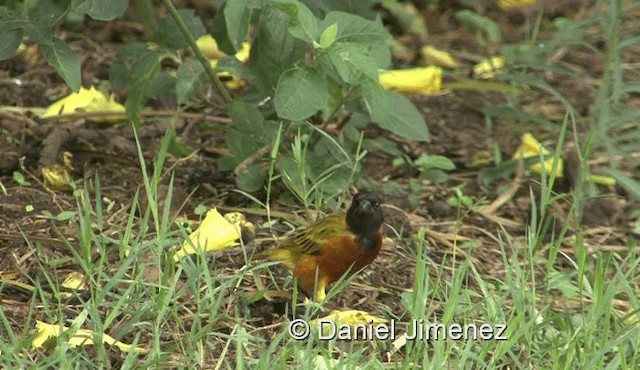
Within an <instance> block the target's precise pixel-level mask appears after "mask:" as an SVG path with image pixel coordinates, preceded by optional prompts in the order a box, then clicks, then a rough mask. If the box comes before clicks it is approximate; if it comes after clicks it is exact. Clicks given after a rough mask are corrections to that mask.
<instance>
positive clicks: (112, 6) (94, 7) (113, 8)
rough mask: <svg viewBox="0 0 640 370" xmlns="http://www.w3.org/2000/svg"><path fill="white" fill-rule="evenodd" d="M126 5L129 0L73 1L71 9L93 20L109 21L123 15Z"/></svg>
mask: <svg viewBox="0 0 640 370" xmlns="http://www.w3.org/2000/svg"><path fill="white" fill-rule="evenodd" d="M128 5H129V0H110V1H104V0H73V2H72V4H71V9H73V10H75V11H76V12H78V13H85V14H87V15H88V16H89V17H91V18H93V19H97V20H100V21H110V20H113V19H115V18H118V17H120V16H121V15H123V14H124V11H125V10H127V6H128Z"/></svg>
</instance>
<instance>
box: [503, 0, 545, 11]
mask: <svg viewBox="0 0 640 370" xmlns="http://www.w3.org/2000/svg"><path fill="white" fill-rule="evenodd" d="M535 3H536V0H496V4H498V7H500V8H501V9H504V10H508V9H517V8H524V7H525V6H529V5H533V4H535Z"/></svg>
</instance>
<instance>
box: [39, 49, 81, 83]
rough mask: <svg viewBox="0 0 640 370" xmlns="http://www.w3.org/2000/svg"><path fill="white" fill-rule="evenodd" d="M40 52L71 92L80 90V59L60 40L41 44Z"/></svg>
mask: <svg viewBox="0 0 640 370" xmlns="http://www.w3.org/2000/svg"><path fill="white" fill-rule="evenodd" d="M40 51H41V52H42V55H44V58H45V59H46V60H47V63H49V65H50V66H52V67H53V68H55V69H56V70H57V71H58V73H59V74H60V76H62V78H63V79H64V81H65V82H66V83H67V85H69V87H70V88H71V89H72V90H73V91H78V90H79V89H80V83H81V81H80V57H78V54H76V53H75V52H74V51H73V50H71V48H69V46H68V45H67V44H66V43H64V42H63V41H62V40H58V39H53V40H52V41H51V42H50V43H46V44H41V45H40Z"/></svg>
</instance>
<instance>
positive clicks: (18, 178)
mask: <svg viewBox="0 0 640 370" xmlns="http://www.w3.org/2000/svg"><path fill="white" fill-rule="evenodd" d="M13 181H15V182H16V183H17V184H18V185H20V186H31V183H30V182H29V181H27V179H25V177H24V175H23V174H22V173H20V172H18V171H13Z"/></svg>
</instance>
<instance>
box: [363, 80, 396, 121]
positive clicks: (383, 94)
mask: <svg viewBox="0 0 640 370" xmlns="http://www.w3.org/2000/svg"><path fill="white" fill-rule="evenodd" d="M359 91H360V96H361V98H362V101H363V102H364V106H365V108H366V110H367V113H368V114H369V117H370V118H371V120H372V121H373V122H384V121H386V120H387V119H388V118H389V111H390V110H391V102H390V100H389V95H388V94H387V91H386V90H385V89H384V88H383V87H382V86H380V83H378V81H377V80H375V81H365V82H364V83H362V84H361V85H360V86H359Z"/></svg>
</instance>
